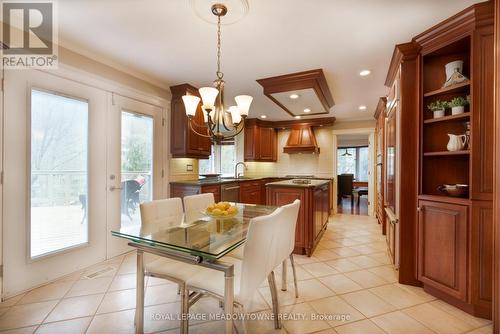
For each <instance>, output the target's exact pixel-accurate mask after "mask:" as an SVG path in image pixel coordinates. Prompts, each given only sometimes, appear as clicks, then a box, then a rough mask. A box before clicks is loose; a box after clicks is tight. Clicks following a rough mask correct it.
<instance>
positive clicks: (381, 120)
mask: <svg viewBox="0 0 500 334" xmlns="http://www.w3.org/2000/svg"><path fill="white" fill-rule="evenodd" d="M386 104H387V99H386V98H385V97H381V98H380V99H379V102H378V104H377V109H376V111H375V115H374V117H375V120H376V125H375V140H376V155H377V158H376V163H377V165H376V175H375V178H376V181H375V185H376V199H375V214H376V216H377V221H378V223H379V224H380V225H381V227H382V234H386V222H385V210H384V173H385V170H384V165H385V163H384V149H385V140H384V139H385V109H386Z"/></svg>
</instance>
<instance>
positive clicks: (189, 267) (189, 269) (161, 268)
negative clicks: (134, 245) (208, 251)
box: [144, 258, 202, 281]
mask: <svg viewBox="0 0 500 334" xmlns="http://www.w3.org/2000/svg"><path fill="white" fill-rule="evenodd" d="M200 268H202V267H200V266H197V265H194V264H189V263H184V262H180V261H175V260H171V259H168V258H159V259H157V260H154V261H152V262H150V263H146V264H145V265H144V270H145V272H146V275H147V274H148V273H151V274H152V275H153V276H155V274H156V275H165V276H169V277H172V278H175V279H177V280H180V281H186V280H187V279H188V278H189V277H191V276H193V275H195V274H196V273H197V272H198V271H199V270H200Z"/></svg>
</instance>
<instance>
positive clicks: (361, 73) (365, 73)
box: [359, 70, 372, 77]
mask: <svg viewBox="0 0 500 334" xmlns="http://www.w3.org/2000/svg"><path fill="white" fill-rule="evenodd" d="M370 73H372V71H370V70H362V71H361V72H359V75H361V76H362V77H366V76H367V75H370Z"/></svg>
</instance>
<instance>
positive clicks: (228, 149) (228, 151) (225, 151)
mask: <svg viewBox="0 0 500 334" xmlns="http://www.w3.org/2000/svg"><path fill="white" fill-rule="evenodd" d="M235 147H236V146H235V145H234V144H233V145H221V146H220V172H221V174H222V175H223V176H230V175H233V174H234V164H235V159H236V149H235Z"/></svg>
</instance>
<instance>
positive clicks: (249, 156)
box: [244, 126, 258, 161]
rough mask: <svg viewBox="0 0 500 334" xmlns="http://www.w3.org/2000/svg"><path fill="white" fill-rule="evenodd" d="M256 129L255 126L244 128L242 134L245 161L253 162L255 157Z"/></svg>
mask: <svg viewBox="0 0 500 334" xmlns="http://www.w3.org/2000/svg"><path fill="white" fill-rule="evenodd" d="M256 132H257V127H256V126H248V127H245V133H244V141H245V145H244V159H245V161H247V160H250V161H252V160H255V159H257V157H256V152H255V151H256V147H257V144H258V143H257V133H256Z"/></svg>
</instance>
